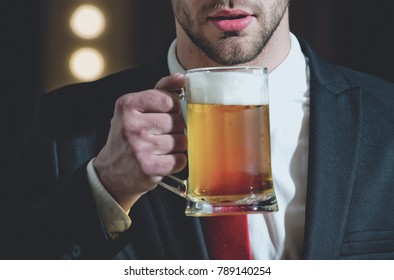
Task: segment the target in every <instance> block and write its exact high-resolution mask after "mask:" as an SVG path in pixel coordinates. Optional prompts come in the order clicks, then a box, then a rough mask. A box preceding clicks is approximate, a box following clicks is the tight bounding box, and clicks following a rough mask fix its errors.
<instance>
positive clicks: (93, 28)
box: [70, 5, 105, 39]
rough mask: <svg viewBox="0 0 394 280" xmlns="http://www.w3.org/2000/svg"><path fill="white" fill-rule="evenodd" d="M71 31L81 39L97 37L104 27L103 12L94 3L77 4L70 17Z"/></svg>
mask: <svg viewBox="0 0 394 280" xmlns="http://www.w3.org/2000/svg"><path fill="white" fill-rule="evenodd" d="M70 27H71V29H72V31H73V32H74V33H75V34H76V35H77V36H79V37H81V38H83V39H93V38H96V37H98V36H99V35H100V34H101V33H102V32H103V31H104V28H105V17H104V14H103V12H102V11H101V10H100V9H99V8H97V7H96V6H94V5H81V6H79V7H78V8H77V9H76V10H75V11H74V13H73V14H72V16H71V18H70Z"/></svg>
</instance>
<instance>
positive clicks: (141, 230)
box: [2, 40, 394, 259]
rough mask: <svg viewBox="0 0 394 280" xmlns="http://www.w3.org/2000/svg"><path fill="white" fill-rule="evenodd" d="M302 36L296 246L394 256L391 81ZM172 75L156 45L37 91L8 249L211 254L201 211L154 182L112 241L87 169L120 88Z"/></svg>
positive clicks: (55, 253) (77, 254)
mask: <svg viewBox="0 0 394 280" xmlns="http://www.w3.org/2000/svg"><path fill="white" fill-rule="evenodd" d="M301 44H302V49H303V52H304V54H305V55H306V56H307V57H308V59H309V64H310V71H311V82H310V110H311V111H310V132H309V134H310V140H309V168H308V187H307V205H306V223H305V238H304V244H303V253H302V256H300V257H302V258H305V259H394V203H393V201H394V85H393V84H392V83H389V82H386V81H383V80H380V79H378V78H375V77H372V76H369V75H366V74H362V73H358V72H355V71H352V70H349V69H345V68H342V67H338V66H333V65H331V64H328V63H326V62H324V61H322V60H321V59H320V58H319V57H318V56H317V55H316V54H315V53H314V51H313V50H311V48H310V47H309V46H308V44H307V43H305V42H304V41H302V40H301ZM168 74H169V73H168V68H167V62H166V57H165V56H163V57H162V58H161V59H159V60H157V61H155V62H154V63H151V64H149V65H146V66H142V67H139V68H135V69H131V70H127V71H123V72H120V73H117V74H114V75H111V76H108V77H105V78H103V79H101V80H98V81H95V82H91V83H83V84H77V85H71V86H67V87H63V88H60V89H58V90H55V91H53V92H51V93H49V94H43V95H42V96H41V97H40V100H39V102H38V110H37V113H36V115H35V116H34V120H33V121H32V126H31V129H30V130H29V131H28V132H27V133H26V138H25V141H24V143H23V145H22V151H21V153H20V155H21V157H20V158H21V160H20V165H21V166H22V168H21V169H20V170H21V173H20V175H19V176H18V178H17V179H16V183H15V184H14V185H13V186H12V190H13V195H12V197H10V199H9V201H10V202H11V205H10V206H8V209H7V210H8V212H6V213H7V214H6V215H5V216H6V217H5V218H4V219H5V223H6V224H7V228H8V229H9V233H10V234H9V236H8V237H7V241H6V242H2V243H3V245H2V246H4V250H5V249H9V250H8V251H3V252H7V255H6V258H11V259H13V258H16V259H19V258H24V259H37V258H38V259H52V258H55V259H57V258H72V259H86V258H87V259H110V258H132V259H206V258H208V255H207V249H206V246H205V243H204V237H203V234H202V230H201V225H200V221H199V219H198V218H192V217H186V216H185V215H184V208H185V201H184V200H183V199H182V198H180V197H178V196H176V195H174V194H172V193H170V192H168V191H167V190H165V189H163V188H161V187H157V188H156V189H155V190H153V191H151V192H149V193H147V194H146V195H144V196H143V197H142V198H141V199H140V200H139V201H138V202H137V203H136V205H135V206H134V207H133V208H132V211H131V213H130V216H131V218H132V226H131V228H130V230H128V231H127V232H125V233H124V234H122V235H121V236H120V237H119V238H118V239H116V240H115V241H112V240H111V239H110V238H108V236H107V234H106V233H105V230H104V229H103V227H102V224H101V222H100V218H99V217H98V215H97V212H96V207H95V205H94V201H93V198H92V195H91V193H90V189H89V186H88V182H87V178H86V164H87V162H88V161H89V160H90V159H91V158H93V157H95V156H96V155H97V154H98V152H99V150H100V149H101V148H102V146H103V145H104V144H105V141H106V137H107V134H108V130H109V126H110V120H111V117H112V114H113V110H114V104H115V101H116V99H117V98H118V97H119V96H121V95H122V94H125V93H128V92H136V91H141V90H144V89H149V88H152V87H153V86H154V85H155V84H156V82H157V81H158V80H159V79H160V78H161V77H163V76H166V75H168ZM10 209H12V211H9V210H10ZM3 212H4V211H3ZM11 213H12V214H11Z"/></svg>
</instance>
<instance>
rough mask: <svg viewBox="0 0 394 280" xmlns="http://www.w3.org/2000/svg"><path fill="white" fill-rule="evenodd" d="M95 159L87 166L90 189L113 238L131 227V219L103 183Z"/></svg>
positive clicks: (105, 225)
mask: <svg viewBox="0 0 394 280" xmlns="http://www.w3.org/2000/svg"><path fill="white" fill-rule="evenodd" d="M93 161H94V159H92V160H91V161H90V162H89V164H88V165H87V168H86V171H87V176H88V182H89V185H90V189H91V190H92V193H93V198H94V201H95V202H96V206H97V210H98V213H99V216H100V218H101V220H102V222H103V224H104V227H105V229H106V231H107V233H108V234H109V235H110V236H111V237H112V238H116V237H118V236H119V233H122V232H124V231H126V230H127V229H129V228H130V226H131V219H130V217H129V216H128V213H126V212H125V211H124V210H123V209H122V207H120V205H119V204H118V203H117V202H116V201H115V199H113V197H112V196H111V195H110V194H109V193H108V191H107V190H106V189H105V187H104V185H103V184H102V183H101V181H100V179H99V177H98V175H97V173H96V170H95V169H94V166H93Z"/></svg>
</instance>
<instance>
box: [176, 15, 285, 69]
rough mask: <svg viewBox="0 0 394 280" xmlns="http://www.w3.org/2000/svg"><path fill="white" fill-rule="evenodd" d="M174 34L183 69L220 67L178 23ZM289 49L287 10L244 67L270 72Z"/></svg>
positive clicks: (280, 61)
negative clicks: (256, 54) (260, 47)
mask: <svg viewBox="0 0 394 280" xmlns="http://www.w3.org/2000/svg"><path fill="white" fill-rule="evenodd" d="M176 32H177V57H178V60H179V62H180V64H181V65H182V66H183V67H184V68H185V69H192V68H199V67H214V66H221V65H219V64H218V63H216V62H214V61H212V60H211V59H209V58H208V57H207V56H206V55H205V54H204V53H203V52H202V51H201V50H200V49H199V48H197V46H196V45H195V44H194V43H193V42H192V41H191V40H190V39H189V37H188V36H187V34H186V33H185V32H184V31H183V29H182V28H181V27H180V25H179V24H178V23H176ZM290 47H291V39H290V29H289V17H288V10H287V11H286V13H285V15H284V16H283V19H282V20H281V22H280V24H279V25H278V28H277V29H276V30H275V32H274V34H273V35H272V37H271V38H270V40H269V41H268V43H267V45H266V46H265V48H264V49H263V51H262V52H261V53H260V54H259V55H258V56H257V58H256V59H254V60H253V61H251V62H249V63H246V64H244V65H250V66H264V67H267V68H268V71H269V72H271V71H272V70H274V69H275V68H276V67H277V66H278V65H279V64H281V63H282V61H283V60H284V59H285V58H286V56H287V54H288V53H289V51H290Z"/></svg>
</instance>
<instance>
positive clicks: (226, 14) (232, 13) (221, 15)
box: [208, 10, 252, 19]
mask: <svg viewBox="0 0 394 280" xmlns="http://www.w3.org/2000/svg"><path fill="white" fill-rule="evenodd" d="M247 16H252V14H250V13H248V12H245V11H243V10H220V11H218V12H216V13H214V14H212V15H210V16H209V17H208V18H210V19H229V18H242V17H247Z"/></svg>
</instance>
